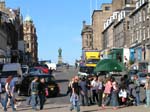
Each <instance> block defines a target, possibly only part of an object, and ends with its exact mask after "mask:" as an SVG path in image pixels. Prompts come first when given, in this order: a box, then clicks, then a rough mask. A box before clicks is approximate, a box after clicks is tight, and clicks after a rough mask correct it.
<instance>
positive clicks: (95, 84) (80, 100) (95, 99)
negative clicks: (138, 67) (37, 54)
mask: <svg viewBox="0 0 150 112" xmlns="http://www.w3.org/2000/svg"><path fill="white" fill-rule="evenodd" d="M144 88H145V107H150V75H148V74H147V77H146V83H145V86H144ZM140 92H141V90H140V81H139V78H138V76H137V75H136V74H135V75H134V79H133V81H132V82H130V81H129V79H128V76H127V75H124V76H122V77H121V78H120V79H119V82H118V80H116V79H115V78H114V77H112V76H109V75H106V76H104V77H102V76H91V75H89V76H83V77H78V76H74V77H73V78H72V79H71V81H70V82H69V85H68V91H67V95H68V94H70V102H71V107H70V111H72V110H73V109H75V110H76V111H77V112H80V105H81V106H90V105H94V104H97V105H98V106H99V107H101V108H102V109H105V108H106V106H112V108H113V109H114V110H116V109H118V108H119V107H122V106H123V107H125V106H131V105H135V106H139V105H140V104H141V99H140Z"/></svg>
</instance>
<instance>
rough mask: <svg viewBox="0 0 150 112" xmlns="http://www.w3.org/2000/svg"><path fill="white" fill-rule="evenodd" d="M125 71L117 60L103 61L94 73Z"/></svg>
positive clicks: (98, 64)
mask: <svg viewBox="0 0 150 112" xmlns="http://www.w3.org/2000/svg"><path fill="white" fill-rule="evenodd" d="M123 69H124V68H123V67H122V65H121V64H120V63H119V62H117V60H113V59H103V60H100V61H99V62H98V63H97V65H96V67H95V69H94V72H102V71H103V72H121V71H123Z"/></svg>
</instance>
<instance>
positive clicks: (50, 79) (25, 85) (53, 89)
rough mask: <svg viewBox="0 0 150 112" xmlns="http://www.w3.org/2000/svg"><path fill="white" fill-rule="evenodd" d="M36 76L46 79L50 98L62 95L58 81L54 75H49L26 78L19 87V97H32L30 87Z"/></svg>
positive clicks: (33, 75)
mask: <svg viewBox="0 0 150 112" xmlns="http://www.w3.org/2000/svg"><path fill="white" fill-rule="evenodd" d="M35 76H38V77H39V78H44V79H45V84H46V86H47V88H48V92H49V95H48V97H56V96H58V95H59V93H60V89H59V86H58V84H57V83H56V80H55V78H54V76H52V75H47V74H40V75H39V74H37V75H35V74H32V75H29V76H27V77H25V78H24V79H23V81H22V83H21V85H20V86H18V87H17V93H18V95H25V96H26V95H27V96H29V95H30V86H31V82H32V80H33V79H34V77H35Z"/></svg>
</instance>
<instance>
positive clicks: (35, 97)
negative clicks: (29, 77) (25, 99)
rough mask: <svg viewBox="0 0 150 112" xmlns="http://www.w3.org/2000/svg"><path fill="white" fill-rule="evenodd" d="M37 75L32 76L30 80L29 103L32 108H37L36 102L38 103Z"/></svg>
mask: <svg viewBox="0 0 150 112" xmlns="http://www.w3.org/2000/svg"><path fill="white" fill-rule="evenodd" d="M38 79H39V78H38V77H34V80H33V81H32V82H31V103H32V109H33V110H37V107H36V106H37V103H38V101H37V100H38V93H39V82H38Z"/></svg>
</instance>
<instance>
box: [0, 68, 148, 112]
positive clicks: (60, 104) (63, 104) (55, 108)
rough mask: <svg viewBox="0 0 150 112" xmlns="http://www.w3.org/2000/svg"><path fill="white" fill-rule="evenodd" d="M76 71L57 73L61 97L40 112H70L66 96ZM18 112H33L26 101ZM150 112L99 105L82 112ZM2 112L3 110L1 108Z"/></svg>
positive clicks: (143, 108)
mask: <svg viewBox="0 0 150 112" xmlns="http://www.w3.org/2000/svg"><path fill="white" fill-rule="evenodd" d="M76 72H77V71H76V70H74V69H69V70H66V69H62V71H59V72H55V73H54V75H55V77H56V80H57V82H58V83H59V86H60V88H61V94H60V96H59V97H55V98H49V99H47V102H46V104H45V108H44V110H42V111H40V112H70V111H69V106H70V103H69V96H66V95H65V94H66V91H67V85H68V81H69V80H70V79H71V78H72V77H73V76H74V75H76ZM20 99H26V97H20ZM17 111H18V112H32V110H31V106H28V105H26V101H21V102H20V106H18V108H17ZM98 111H100V112H150V108H145V107H144V105H140V106H138V107H137V106H130V107H124V108H119V109H118V110H113V109H112V108H111V107H107V108H106V109H105V110H102V109H101V108H100V107H98V106H97V105H93V106H85V107H81V112H98ZM0 112H2V108H0ZM8 112H12V111H11V109H10V108H9V109H8Z"/></svg>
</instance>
